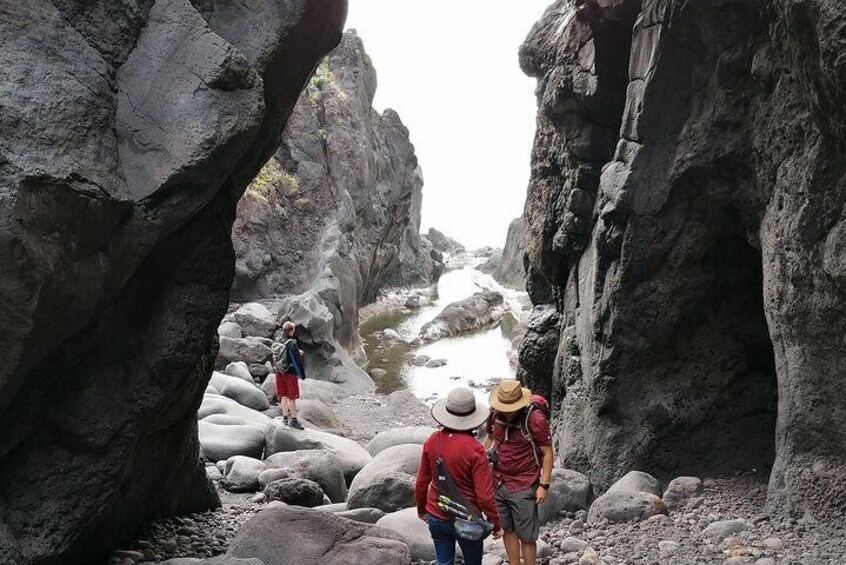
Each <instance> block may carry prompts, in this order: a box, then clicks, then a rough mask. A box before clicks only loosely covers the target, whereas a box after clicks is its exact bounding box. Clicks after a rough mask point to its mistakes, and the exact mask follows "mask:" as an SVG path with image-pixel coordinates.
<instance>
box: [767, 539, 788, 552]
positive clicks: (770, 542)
mask: <svg viewBox="0 0 846 565" xmlns="http://www.w3.org/2000/svg"><path fill="white" fill-rule="evenodd" d="M764 545H765V546H766V547H768V548H770V549H775V550H779V549H782V548H783V547H784V542H783V541H781V539H780V538H767V539H765V540H764Z"/></svg>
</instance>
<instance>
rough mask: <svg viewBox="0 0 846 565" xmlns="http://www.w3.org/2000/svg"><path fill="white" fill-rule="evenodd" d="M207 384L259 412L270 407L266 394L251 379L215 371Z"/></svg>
mask: <svg viewBox="0 0 846 565" xmlns="http://www.w3.org/2000/svg"><path fill="white" fill-rule="evenodd" d="M209 384H210V385H212V386H213V387H214V388H216V389H217V390H218V391H219V392H220V394H221V396H225V397H226V398H231V399H232V400H234V401H235V402H237V403H238V404H240V405H241V406H246V407H247V408H250V409H252V410H256V411H259V412H261V411H262V410H267V409H268V408H270V402H269V401H268V400H267V396H265V394H264V393H263V392H262V391H261V389H260V388H258V387H257V386H256V385H255V384H253V382H252V380H250V381H249V382H248V381H245V380H244V379H241V378H239V377H233V376H230V375H226V374H223V373H218V372H217V371H215V372H214V373H212V377H211V380H210V381H209Z"/></svg>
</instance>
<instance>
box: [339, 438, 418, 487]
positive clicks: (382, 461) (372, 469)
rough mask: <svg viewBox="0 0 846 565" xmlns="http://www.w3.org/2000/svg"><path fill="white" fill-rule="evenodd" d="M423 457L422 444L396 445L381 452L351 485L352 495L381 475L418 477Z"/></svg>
mask: <svg viewBox="0 0 846 565" xmlns="http://www.w3.org/2000/svg"><path fill="white" fill-rule="evenodd" d="M422 456H423V446H422V445H420V444H402V445H395V446H393V447H389V448H387V449H385V450H383V451H381V452H379V453H378V454H377V455H376V457H374V458H373V459H372V460H371V461H369V462H368V463H367V465H366V466H365V467H364V468H363V469H362V470H361V472H360V473H359V474H358V475H356V478H355V479H353V482H352V484H350V495H352V493H353V491H355V489H356V488H358V487H359V486H361V485H363V484H364V483H365V482H366V481H367V480H369V479H370V478H371V477H374V476H376V475H378V474H380V473H405V474H407V475H417V469H418V468H419V467H420V458H421V457H422Z"/></svg>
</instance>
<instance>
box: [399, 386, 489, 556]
mask: <svg viewBox="0 0 846 565" xmlns="http://www.w3.org/2000/svg"><path fill="white" fill-rule="evenodd" d="M488 412H489V411H488V408H487V406H485V405H484V404H481V403H479V402H477V401H476V396H475V395H474V394H473V391H471V390H470V389H468V388H463V387H462V388H457V389H454V390H452V391H450V393H449V394H448V395H447V397H446V398H444V399H441V400H439V401H437V402H436V403H435V405H434V406H432V417H433V418H434V419H435V421H436V422H438V423H439V424H440V425H441V426H442V429H440V430H438V431H436V432H434V433H433V434H432V435H431V436H429V439H427V440H426V442H425V443H424V444H423V455H422V457H421V459H420V466H419V468H418V471H417V484H416V486H415V489H414V497H415V499H416V502H417V514H418V515H419V516H420V519H421V520H424V521H425V522H427V523H428V525H429V532H430V533H431V535H432V541H433V542H434V545H435V554H436V555H437V558H438V563H452V562H453V560H454V559H455V544H456V543H458V545H459V546H460V547H461V552H462V554H463V555H464V563H465V564H466V565H481V563H482V553H483V548H484V537H486V535H489V534H490V533H493V534H494V537H495V538H498V537H499V536H500V535H501V533H502V530H501V527H500V523H499V516H498V515H497V511H496V503H495V502H494V495H493V481H492V478H491V471H490V467H489V466H488V462H487V457H486V455H485V448H484V447H482V444H481V443H479V442H478V440H477V439H476V436H475V435H474V434H473V432H474V431H475V430H476V428H478V427H479V426H481V425H482V424H484V422H485V420H486V419H487V417H488ZM480 524H485V525H486V528H482V529H481V530H480V528H478V527H476V528H475V529H474V528H473V527H474V526H479V525H480ZM491 528H493V531H492V532H491ZM476 533H478V536H479V537H478V539H476V538H475V537H474V536H475V535H476Z"/></svg>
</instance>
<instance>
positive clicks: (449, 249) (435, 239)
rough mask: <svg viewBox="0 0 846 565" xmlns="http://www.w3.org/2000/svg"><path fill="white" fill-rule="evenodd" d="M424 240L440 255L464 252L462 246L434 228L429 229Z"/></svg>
mask: <svg viewBox="0 0 846 565" xmlns="http://www.w3.org/2000/svg"><path fill="white" fill-rule="evenodd" d="M426 239H428V240H429V241H430V242H431V243H432V245H433V246H434V247H435V249H436V250H437V251H440V252H441V253H463V252H464V251H466V249H465V248H464V246H463V245H461V244H460V243H458V242H457V241H456V240H454V239H452V238H451V237H449V236H448V235H446V234H444V233H442V232H440V231H438V230H436V229H435V228H429V231H428V232H427V233H426Z"/></svg>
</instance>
